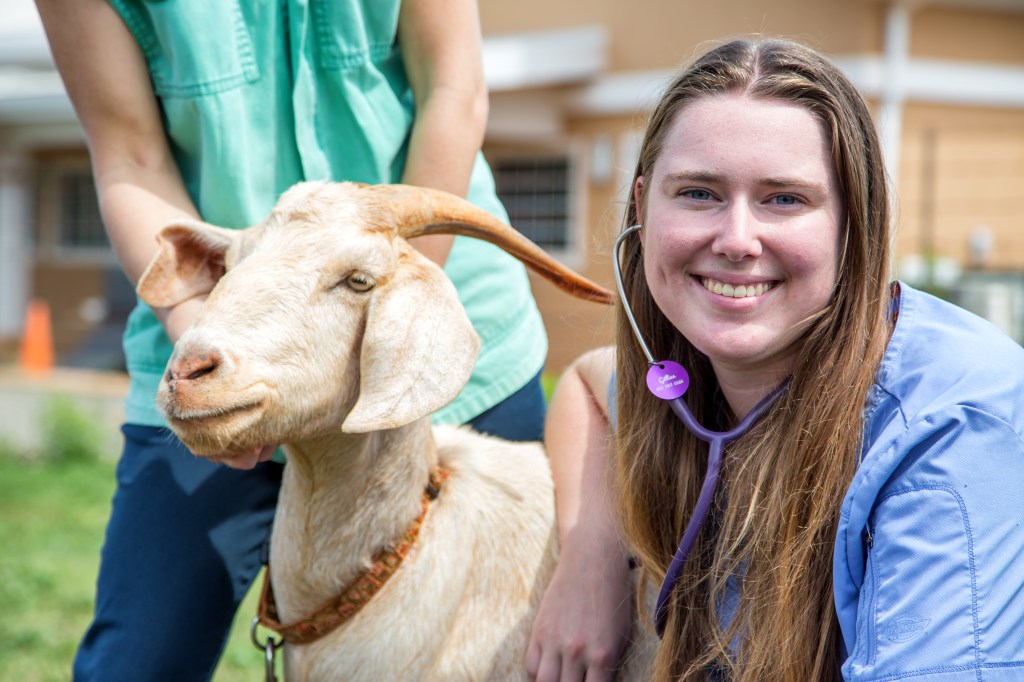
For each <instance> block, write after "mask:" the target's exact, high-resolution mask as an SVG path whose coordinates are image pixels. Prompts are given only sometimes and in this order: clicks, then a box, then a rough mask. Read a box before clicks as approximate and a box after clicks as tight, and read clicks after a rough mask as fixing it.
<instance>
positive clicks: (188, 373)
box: [166, 351, 221, 390]
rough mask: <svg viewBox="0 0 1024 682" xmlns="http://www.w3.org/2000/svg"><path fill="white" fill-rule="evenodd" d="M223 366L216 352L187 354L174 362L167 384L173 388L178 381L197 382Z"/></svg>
mask: <svg viewBox="0 0 1024 682" xmlns="http://www.w3.org/2000/svg"><path fill="white" fill-rule="evenodd" d="M220 364H221V358H220V354H219V353H217V352H216V351H200V352H196V353H185V354H183V355H182V356H181V357H177V358H175V359H174V360H172V362H171V364H170V366H169V367H168V368H167V377H166V378H167V383H169V384H170V385H171V386H172V390H173V386H174V383H175V382H178V381H197V380H199V379H202V378H203V377H206V376H209V375H210V374H212V373H213V372H215V371H217V368H218V367H219V366H220Z"/></svg>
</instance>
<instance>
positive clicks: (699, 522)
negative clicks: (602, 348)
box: [612, 225, 788, 637]
mask: <svg viewBox="0 0 1024 682" xmlns="http://www.w3.org/2000/svg"><path fill="white" fill-rule="evenodd" d="M640 229H642V227H641V226H640V225H633V226H631V227H628V228H626V229H625V230H623V231H622V234H620V235H619V236H618V238H617V239H616V240H615V249H614V253H613V258H612V263H613V266H614V270H615V283H616V285H617V286H618V288H619V300H620V301H621V302H622V309H623V310H624V311H625V312H626V317H627V318H628V319H629V324H630V326H631V327H632V328H633V335H634V336H635V337H636V340H637V342H638V343H639V344H640V347H641V349H642V350H643V352H644V355H645V356H646V357H647V364H648V366H652V365H657V364H659V363H660V362H662V361H659V360H655V359H654V355H653V354H652V353H651V350H650V348H648V346H647V344H646V342H644V338H643V334H641V333H640V327H639V326H638V325H637V323H636V318H635V317H633V310H632V306H631V305H630V303H629V300H628V299H627V298H626V290H625V286H624V285H623V281H622V267H621V264H620V261H619V247H620V246H621V244H622V242H623V241H624V240H625V239H626V237H628V236H629V235H631V234H633V233H634V232H637V231H638V230H640ZM787 384H788V381H787V382H784V383H783V384H782V385H780V386H778V387H777V388H776V389H775V390H773V391H772V392H771V393H769V394H768V395H767V396H765V397H764V398H763V399H762V400H761V402H759V403H758V404H757V405H756V406H754V409H752V410H751V411H750V412H748V413H747V415H746V416H745V417H744V418H743V419H742V420H741V421H740V423H739V424H738V425H736V426H735V427H734V428H732V429H730V430H728V431H712V430H711V429H707V428H705V427H704V426H702V425H701V424H700V422H698V421H697V418H696V417H694V416H693V412H691V411H690V407H689V406H688V405H687V404H686V402H685V401H684V400H683V398H682V396H680V397H678V398H673V399H672V400H668V401H666V402H668V404H669V406H670V407H671V408H672V411H673V412H674V413H675V415H676V417H678V418H679V420H680V421H682V422H683V425H684V426H686V428H687V429H689V431H690V433H692V434H693V435H694V436H696V437H697V438H699V439H700V440H702V441H704V442H705V443H707V444H708V446H709V448H708V467H707V472H706V473H705V474H704V482H703V483H702V484H701V488H700V496H699V497H698V498H697V504H696V505H695V506H694V509H693V513H692V514H691V515H690V520H689V521H687V523H686V529H685V530H684V531H683V537H682V539H681V540H680V541H679V547H678V549H676V553H675V554H674V555H673V557H672V562H671V563H670V564H669V567H668V570H667V571H666V572H665V579H664V580H663V581H662V583H661V590H660V591H659V593H658V601H657V605H656V607H655V610H654V629H655V631H656V632H657V633H658V637H661V636H662V635H664V633H665V623H666V621H667V620H668V605H669V602H670V601H671V599H672V593H673V592H674V591H675V588H676V584H677V583H678V582H679V579H680V577H681V576H682V574H683V568H684V567H685V566H686V561H687V559H689V557H690V552H691V551H692V550H693V547H694V545H695V544H696V542H697V536H698V535H699V534H700V529H701V527H702V526H703V525H704V520H705V519H706V518H707V515H708V510H710V509H711V502H712V500H713V499H714V496H715V488H716V486H717V485H718V474H719V471H720V469H721V467H722V453H723V452H724V451H725V446H726V445H728V444H729V443H731V442H733V441H735V440H737V439H739V438H740V437H741V436H743V435H744V434H745V433H746V432H747V431H748V430H750V427H751V426H753V425H754V422H756V421H757V420H758V419H759V418H760V417H761V415H763V414H764V413H765V411H766V410H767V409H768V408H769V407H770V406H771V404H772V403H773V402H775V399H776V398H777V397H778V396H779V395H780V394H781V393H782V392H783V391H784V390H785V388H786V385H787Z"/></svg>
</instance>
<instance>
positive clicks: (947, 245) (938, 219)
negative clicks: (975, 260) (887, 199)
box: [896, 105, 1024, 270]
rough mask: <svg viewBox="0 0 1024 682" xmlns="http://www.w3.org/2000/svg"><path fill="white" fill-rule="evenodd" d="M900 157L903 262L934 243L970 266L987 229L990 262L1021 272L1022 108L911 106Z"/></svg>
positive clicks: (936, 250)
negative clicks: (974, 246) (972, 249)
mask: <svg viewBox="0 0 1024 682" xmlns="http://www.w3.org/2000/svg"><path fill="white" fill-rule="evenodd" d="M902 156H903V163H902V164H901V165H902V168H901V173H900V182H899V187H900V190H899V199H900V213H899V219H898V223H897V225H898V228H897V240H896V251H897V256H898V257H900V256H905V255H907V254H911V253H921V254H924V255H926V252H927V251H928V250H929V248H928V244H929V243H930V242H932V243H934V253H935V255H937V256H940V257H946V258H953V259H955V260H957V261H959V262H961V263H963V264H965V265H966V264H969V249H968V246H969V240H970V236H971V232H972V231H973V230H974V229H975V228H978V227H981V226H984V227H986V228H988V229H989V230H991V232H992V235H993V237H994V238H995V243H994V248H993V251H992V254H991V259H990V260H989V261H988V262H987V264H986V265H987V266H988V267H990V268H993V269H1016V270H1024V202H1022V201H1021V199H1022V197H1024V111H1016V112H1014V111H1005V110H1003V111H998V110H985V109H969V108H961V107H938V106H923V105H910V106H907V108H906V110H905V113H904V132H903V148H902ZM930 235H931V236H930Z"/></svg>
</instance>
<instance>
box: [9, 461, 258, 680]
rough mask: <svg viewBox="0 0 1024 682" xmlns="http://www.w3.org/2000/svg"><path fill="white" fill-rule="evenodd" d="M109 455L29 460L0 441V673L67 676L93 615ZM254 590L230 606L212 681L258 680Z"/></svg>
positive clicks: (110, 473)
mask: <svg viewBox="0 0 1024 682" xmlns="http://www.w3.org/2000/svg"><path fill="white" fill-rule="evenodd" d="M113 490H114V464H113V463H112V462H109V461H106V460H101V459H98V458H88V457H82V458H72V459H71V461H68V460H63V461H46V462H43V461H38V460H36V461H32V460H27V459H24V458H21V457H16V456H14V455H13V454H12V453H11V452H10V451H9V450H6V451H5V450H4V449H3V448H2V446H0V605H2V606H3V610H4V617H3V618H0V680H18V681H19V682H50V681H51V680H52V681H55V682H56V681H65V680H68V679H70V670H71V660H72V658H73V657H74V653H75V648H76V647H77V645H78V640H79V639H80V638H81V636H82V633H83V632H84V631H85V628H86V627H88V624H89V621H90V619H91V617H92V607H93V598H94V589H95V582H96V571H97V569H98V564H99V552H100V547H101V545H102V542H103V529H104V527H105V525H106V520H107V515H108V513H109V511H110V497H111V495H112V494H113ZM256 596H257V595H256V590H253V591H252V593H250V595H249V596H248V597H247V599H246V601H245V602H244V603H243V605H242V608H241V609H240V610H239V617H238V618H237V619H236V623H235V628H234V630H233V631H232V635H231V640H230V642H229V645H228V649H227V651H226V652H225V654H224V657H223V659H222V660H221V665H220V667H219V668H218V670H217V674H216V675H215V676H214V679H215V680H216V682H235V681H236V680H237V681H241V680H253V679H262V677H260V676H261V675H262V673H263V657H262V654H260V652H259V651H257V650H256V649H255V648H254V647H253V646H252V644H251V643H250V642H249V635H248V623H249V620H250V619H251V617H252V615H253V614H255V611H256V601H255V599H256Z"/></svg>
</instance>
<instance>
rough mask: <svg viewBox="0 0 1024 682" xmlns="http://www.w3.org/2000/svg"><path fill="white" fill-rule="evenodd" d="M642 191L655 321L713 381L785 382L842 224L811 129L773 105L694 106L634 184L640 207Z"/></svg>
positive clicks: (733, 97) (810, 123) (829, 270)
mask: <svg viewBox="0 0 1024 682" xmlns="http://www.w3.org/2000/svg"><path fill="white" fill-rule="evenodd" d="M642 187H645V188H646V194H647V205H646V210H644V211H643V216H644V229H643V231H642V232H641V235H642V239H643V243H644V265H645V268H646V271H647V281H648V285H649V286H650V290H651V294H652V295H653V296H654V300H655V302H656V303H657V304H658V307H659V308H660V309H661V311H662V312H663V313H664V314H665V316H666V317H667V318H668V319H669V320H670V321H671V322H672V324H674V325H675V327H676V328H677V329H679V331H681V332H682V333H683V334H684V335H685V336H686V337H687V338H688V339H689V340H690V342H691V343H692V344H693V345H694V346H695V347H696V348H697V349H698V350H700V351H701V352H702V353H704V354H705V355H707V356H708V357H709V358H710V360H711V363H712V365H713V367H714V368H715V371H716V373H718V374H719V377H720V378H721V377H722V372H723V371H739V372H744V371H747V370H769V371H771V372H773V373H777V372H779V371H782V372H785V373H788V372H789V371H790V370H791V369H792V363H793V353H794V352H795V350H796V348H795V342H796V340H797V339H798V338H799V336H800V335H801V333H802V332H803V331H804V330H805V329H806V324H805V323H806V321H807V320H808V318H809V317H810V316H812V315H814V314H815V313H817V312H819V311H820V310H822V308H824V306H825V305H826V304H827V303H828V301H829V299H830V298H831V295H832V291H833V287H834V285H835V282H836V277H837V272H838V261H839V251H840V237H841V232H842V227H841V226H842V225H843V223H844V220H845V218H844V216H845V211H844V206H843V199H842V195H841V193H840V190H839V183H838V180H837V178H836V175H835V171H834V169H833V166H832V161H831V155H830V150H829V145H828V144H827V142H826V138H825V134H824V131H823V129H822V126H821V124H820V122H819V121H818V119H816V118H815V117H814V116H812V115H811V113H810V112H809V111H807V110H806V109H804V108H802V107H799V106H796V105H793V104H789V103H785V102H782V101H779V100H764V99H753V98H750V97H747V96H745V95H740V94H724V95H712V96H706V97H702V98H699V99H697V100H695V101H693V102H691V103H690V104H688V105H686V107H685V108H683V109H682V110H681V111H680V112H679V113H678V114H677V115H676V118H675V120H674V121H673V122H672V124H671V126H670V128H669V131H668V135H667V137H666V141H665V145H664V147H663V149H662V151H661V155H660V156H659V157H658V159H657V160H656V162H655V164H654V167H653V169H652V172H651V173H650V174H649V176H647V177H641V178H639V179H638V180H637V184H636V187H635V188H634V191H635V193H636V196H637V198H638V202H639V196H640V190H641V188H642ZM638 205H639V203H638Z"/></svg>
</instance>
